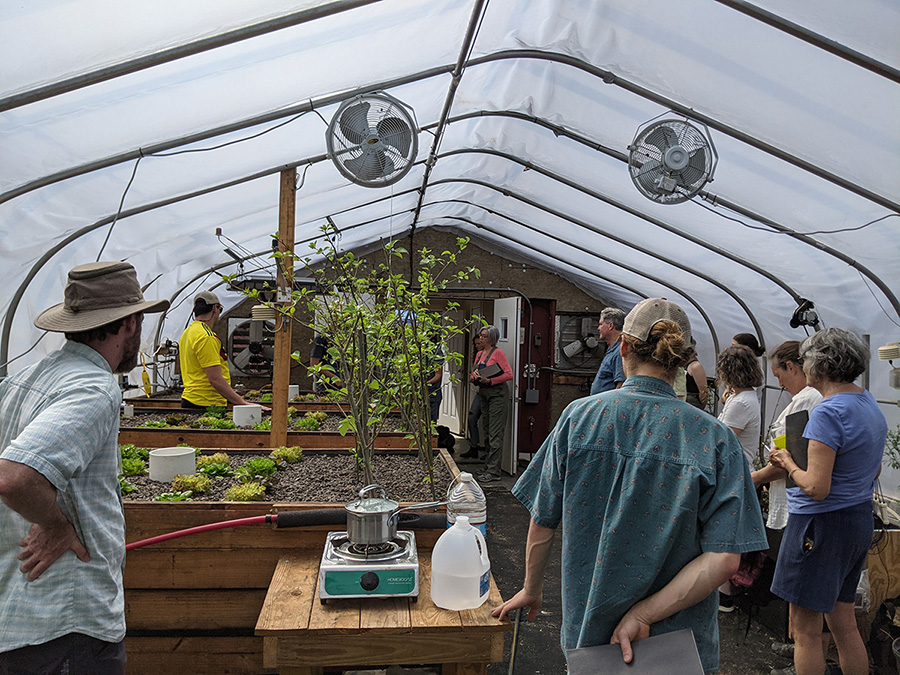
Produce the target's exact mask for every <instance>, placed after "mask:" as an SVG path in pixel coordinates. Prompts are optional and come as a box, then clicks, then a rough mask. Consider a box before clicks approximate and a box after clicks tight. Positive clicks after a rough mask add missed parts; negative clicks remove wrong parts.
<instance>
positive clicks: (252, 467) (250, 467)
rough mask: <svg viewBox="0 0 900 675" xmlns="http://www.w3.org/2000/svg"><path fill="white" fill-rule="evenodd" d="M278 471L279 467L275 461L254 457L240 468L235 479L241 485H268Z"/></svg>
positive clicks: (235, 473)
mask: <svg viewBox="0 0 900 675" xmlns="http://www.w3.org/2000/svg"><path fill="white" fill-rule="evenodd" d="M277 471H278V465H277V464H276V463H275V461H274V460H271V459H269V458H268V457H254V458H252V459H248V460H247V461H246V462H244V465H243V466H241V467H238V469H237V471H235V472H234V476H235V478H237V479H238V480H239V481H240V482H241V483H253V482H257V483H262V484H268V483H269V481H270V479H271V478H272V476H274V475H275V473H276V472H277Z"/></svg>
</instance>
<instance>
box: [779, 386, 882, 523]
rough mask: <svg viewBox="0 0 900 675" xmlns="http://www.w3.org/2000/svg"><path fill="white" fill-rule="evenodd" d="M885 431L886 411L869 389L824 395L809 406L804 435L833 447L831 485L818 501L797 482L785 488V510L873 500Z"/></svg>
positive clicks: (840, 506)
mask: <svg viewBox="0 0 900 675" xmlns="http://www.w3.org/2000/svg"><path fill="white" fill-rule="evenodd" d="M886 436H887V422H886V421H885V419H884V414H883V413H882V412H881V409H880V408H879V407H878V403H877V402H876V401H875V398H874V397H873V396H872V394H871V393H869V392H868V391H863V392H862V393H860V394H854V393H842V394H833V395H832V396H829V397H828V398H826V399H823V400H822V402H821V403H819V405H817V406H816V407H815V408H813V409H812V410H811V411H810V413H809V422H808V423H807V425H806V430H805V431H804V432H803V437H804V438H808V439H809V440H811V441H819V442H820V443H824V444H825V445H827V446H828V447H830V448H832V449H833V450H834V451H835V452H836V453H837V454H836V455H835V458H834V468H833V469H832V471H831V491H830V492H829V493H828V496H827V497H825V499H823V500H822V501H819V502H817V501H815V500H814V499H812V498H811V497H809V496H808V495H807V494H806V493H805V492H803V490H801V489H800V488H798V487H795V488H788V491H787V500H788V513H825V512H826V511H837V510H838V509H843V508H846V507H848V506H855V505H856V504H862V503H863V502H867V501H869V500H871V499H872V492H873V491H874V490H875V477H876V476H877V475H878V469H879V468H880V467H881V458H882V455H883V454H884V441H885V438H886Z"/></svg>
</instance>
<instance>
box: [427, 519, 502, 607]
mask: <svg viewBox="0 0 900 675" xmlns="http://www.w3.org/2000/svg"><path fill="white" fill-rule="evenodd" d="M490 590H491V561H490V559H488V554H487V544H486V543H485V541H484V535H482V534H481V530H479V529H478V528H477V527H472V525H471V524H470V523H469V518H468V516H462V515H460V516H457V518H456V524H455V525H454V526H453V527H451V528H450V529H449V530H447V531H446V532H444V533H443V534H442V535H441V536H440V539H438V540H437V543H436V544H435V545H434V550H433V551H432V553H431V601H432V602H433V603H434V604H435V605H436V606H437V607H440V608H442V609H450V610H455V611H459V610H462V609H475V608H477V607H481V605H482V604H484V601H485V600H487V598H488V594H489V593H490Z"/></svg>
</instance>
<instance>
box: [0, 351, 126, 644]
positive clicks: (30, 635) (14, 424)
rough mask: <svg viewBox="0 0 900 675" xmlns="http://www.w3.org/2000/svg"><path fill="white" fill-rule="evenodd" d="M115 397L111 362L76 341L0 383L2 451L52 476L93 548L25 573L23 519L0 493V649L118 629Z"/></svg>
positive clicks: (105, 635)
mask: <svg viewBox="0 0 900 675" xmlns="http://www.w3.org/2000/svg"><path fill="white" fill-rule="evenodd" d="M121 401H122V393H121V391H120V390H119V387H118V384H117V383H116V378H115V376H114V375H113V373H112V370H111V369H110V367H109V363H107V361H106V360H105V359H104V358H103V357H102V356H100V354H98V353H97V352H96V351H94V350H93V349H91V348H90V347H87V346H85V345H82V344H78V343H75V342H67V343H66V344H65V346H64V347H63V348H62V349H60V350H59V351H57V352H53V353H52V354H49V355H48V356H47V357H45V358H44V359H43V360H42V361H41V362H40V363H38V364H36V365H34V366H32V367H30V368H28V369H26V370H24V371H22V372H21V373H19V374H17V375H15V376H14V377H10V378H7V379H6V380H4V381H3V383H2V384H0V458H2V459H6V460H10V461H13V462H18V463H20V464H25V465H27V466H29V467H31V468H32V469H34V470H35V471H37V472H38V473H40V474H42V475H43V476H44V477H45V478H46V479H47V480H48V481H50V483H52V484H53V486H54V487H55V488H56V489H57V503H58V504H59V506H60V508H61V509H62V510H63V512H64V513H65V514H66V516H68V518H69V520H70V521H71V522H72V524H73V525H74V526H75V532H76V533H77V534H78V538H79V539H80V540H81V541H82V542H83V543H84V545H85V546H86V547H87V550H88V552H89V553H90V554H91V560H90V561H89V562H82V561H81V560H79V559H78V558H76V557H75V554H74V553H73V552H72V551H67V552H66V553H63V555H62V557H60V558H59V559H58V560H57V561H56V562H54V563H53V564H52V565H51V566H50V568H49V569H47V571H45V572H44V573H43V574H42V575H41V576H40V577H39V578H38V579H36V580H35V581H28V580H27V579H26V576H25V575H24V574H23V573H22V572H20V571H19V566H20V565H21V562H20V561H18V560H16V556H17V555H18V554H19V552H20V551H21V549H20V548H19V545H18V544H19V541H20V540H21V539H22V538H23V537H24V536H25V535H26V534H27V533H28V530H29V529H30V528H31V524H30V523H29V522H28V521H26V520H25V519H24V518H22V517H21V516H20V515H19V514H18V513H16V512H15V511H13V510H11V509H9V508H8V507H7V506H5V505H4V504H3V503H2V502H0V652H5V651H9V650H11V649H16V648H18V647H24V646H26V645H35V644H42V643H44V642H48V641H49V640H52V639H54V638H57V637H61V636H63V635H66V634H68V633H83V634H85V635H90V636H91V637H95V638H98V639H100V640H105V641H107V642H118V641H120V640H122V638H123V637H124V636H125V603H124V596H123V592H122V568H123V566H124V562H125V517H124V513H123V510H122V497H121V494H120V491H119V481H118V478H117V475H118V472H119V453H118V434H119V406H120V404H121Z"/></svg>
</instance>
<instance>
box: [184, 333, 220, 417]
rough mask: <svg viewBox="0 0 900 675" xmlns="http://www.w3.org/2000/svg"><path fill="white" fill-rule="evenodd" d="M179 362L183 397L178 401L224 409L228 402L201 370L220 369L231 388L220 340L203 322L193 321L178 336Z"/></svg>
mask: <svg viewBox="0 0 900 675" xmlns="http://www.w3.org/2000/svg"><path fill="white" fill-rule="evenodd" d="M178 349H179V361H180V362H181V379H182V381H183V382H184V393H182V395H181V397H182V398H183V399H185V400H186V401H190V402H191V403H193V404H194V405H204V406H210V405H226V404H227V403H228V401H226V400H225V397H224V396H222V395H221V394H220V393H219V392H217V391H216V390H215V389H213V386H212V385H211V384H210V383H209V379H208V378H207V377H206V372H205V371H204V370H203V369H204V368H209V367H210V366H215V365H220V366H221V367H222V377H224V378H225V381H226V382H227V383H228V384H231V373H230V372H229V370H228V358H227V357H226V355H225V349H224V348H223V347H222V341H221V340H220V339H219V336H218V335H216V334H215V333H213V332H212V330H211V329H210V327H209V326H207V325H206V324H205V323H203V322H202V321H197V320H195V321H193V322H192V323H191V325H190V326H188V327H187V328H186V329H185V331H184V332H183V333H182V334H181V340H180V342H179V344H178Z"/></svg>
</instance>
